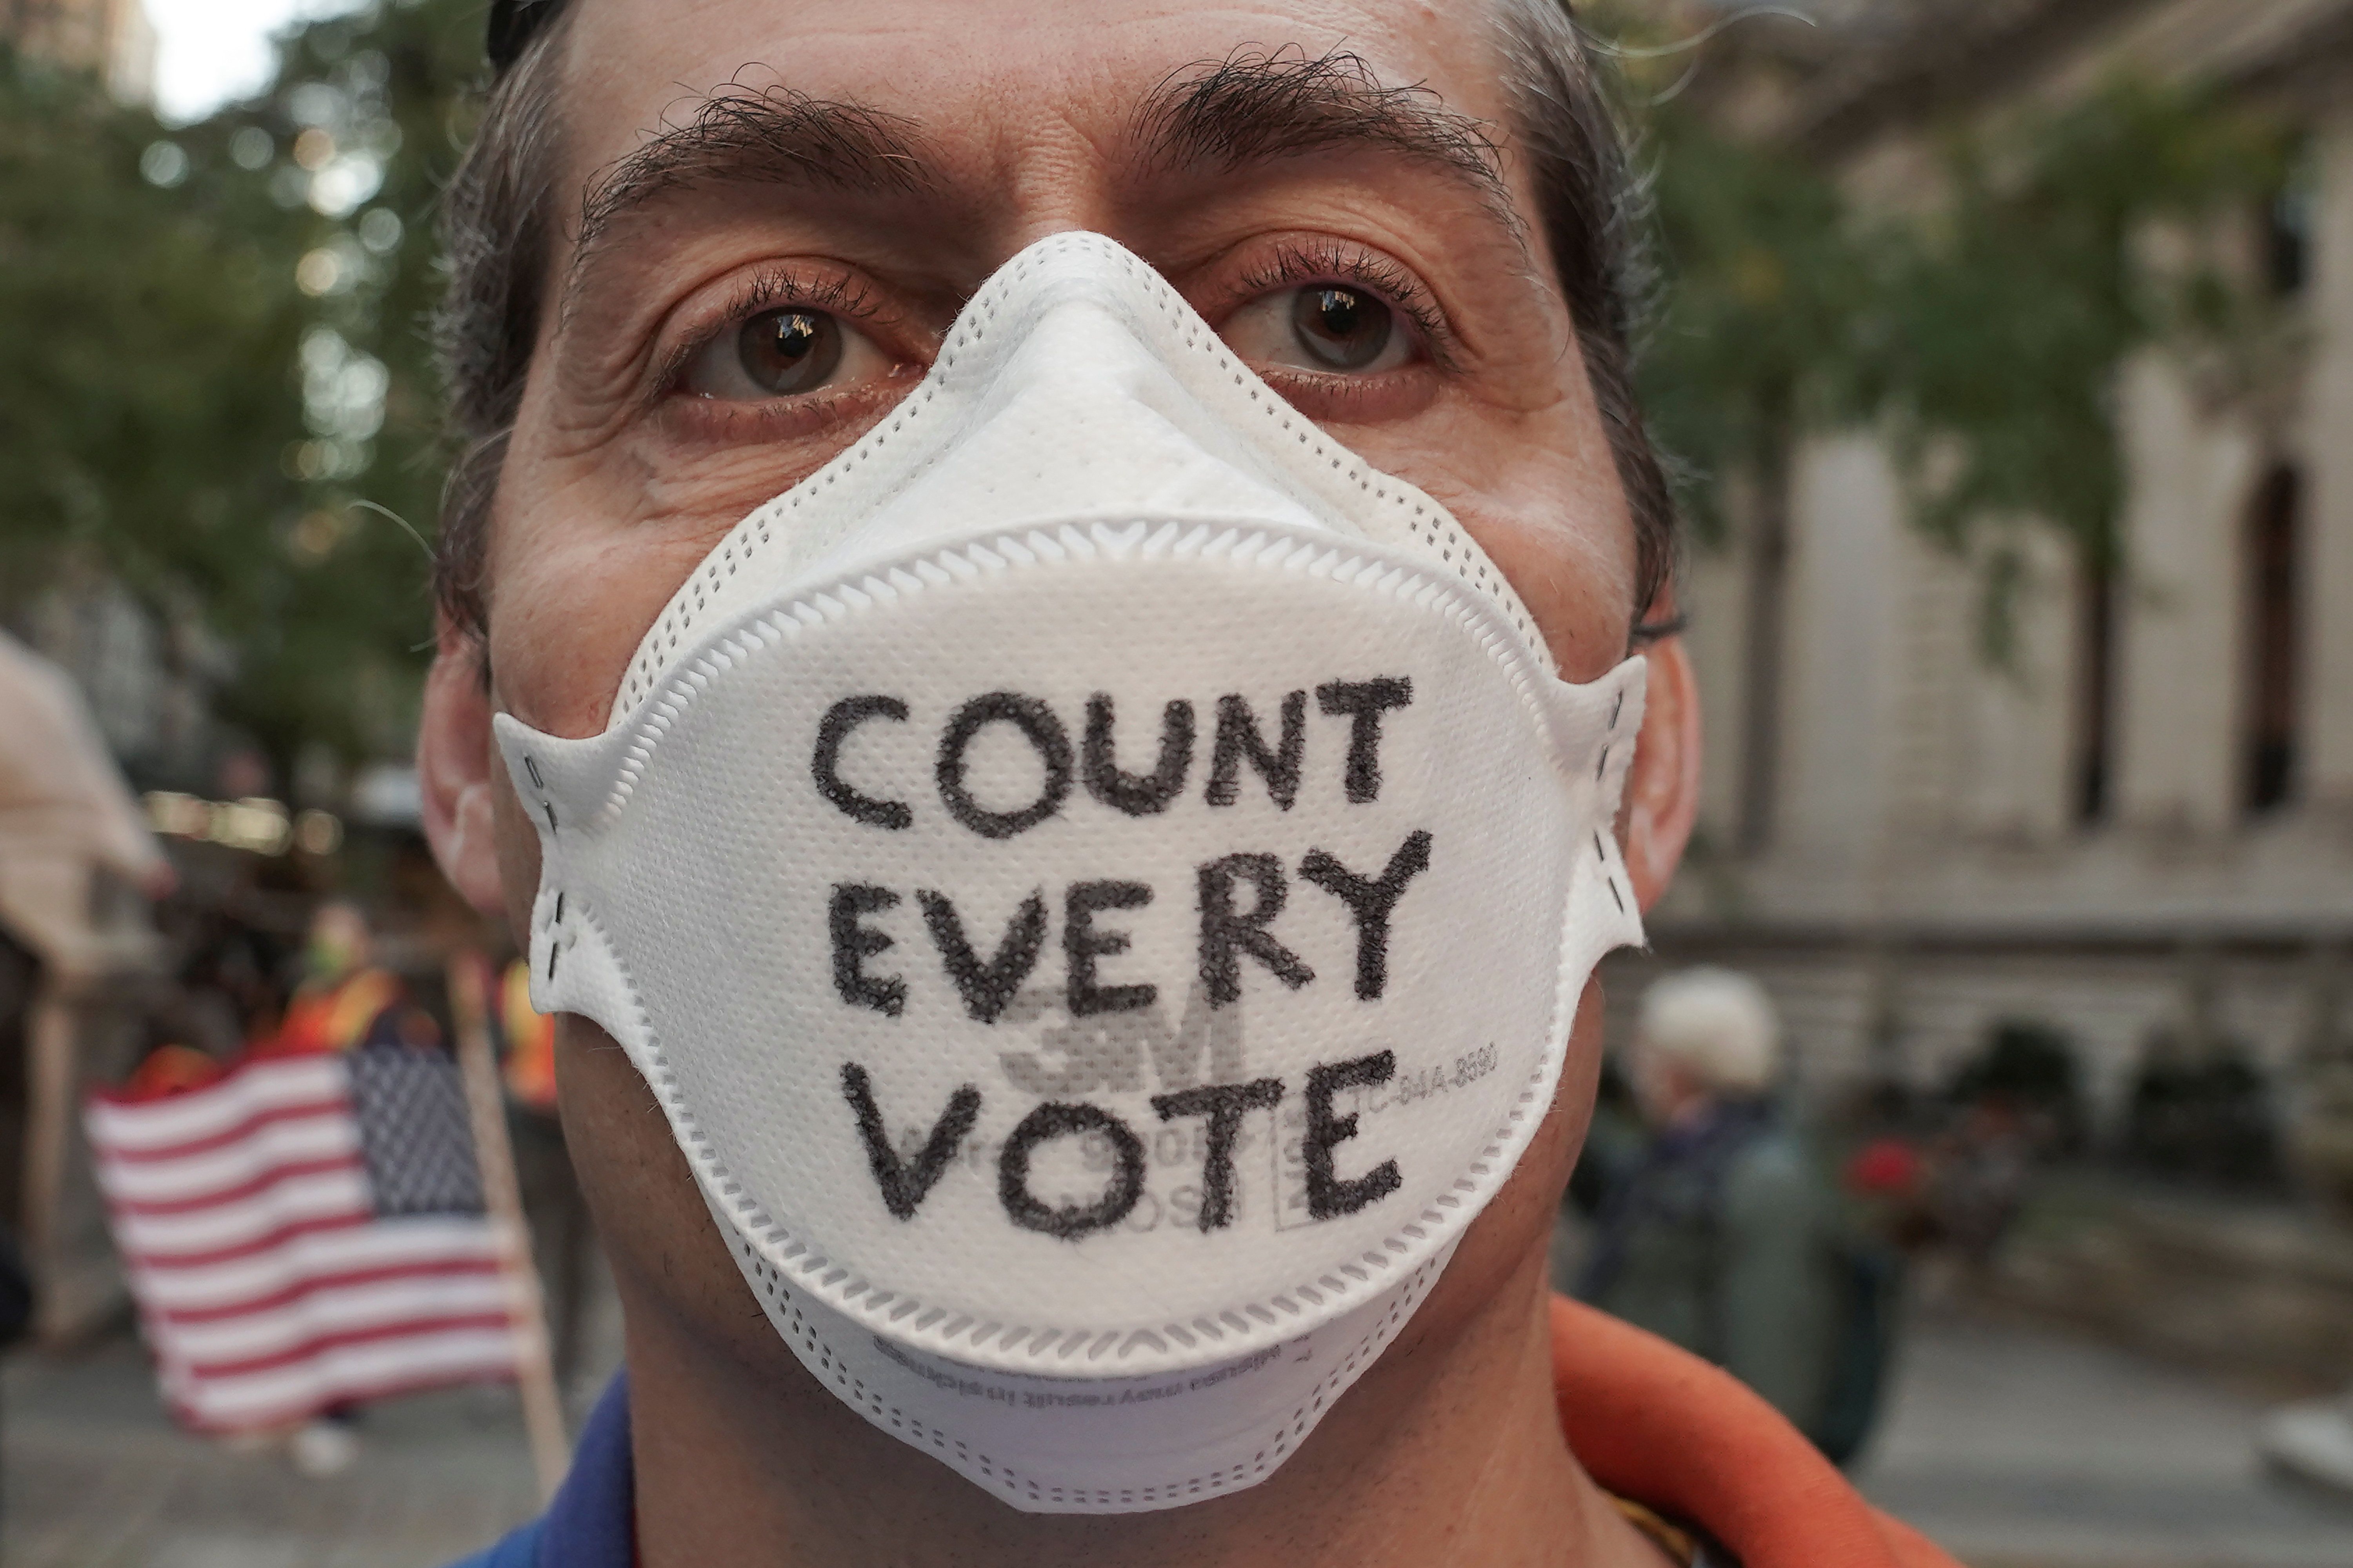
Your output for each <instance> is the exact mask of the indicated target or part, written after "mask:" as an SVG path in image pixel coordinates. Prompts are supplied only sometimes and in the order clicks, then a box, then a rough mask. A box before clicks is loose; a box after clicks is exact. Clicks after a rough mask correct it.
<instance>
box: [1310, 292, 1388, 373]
mask: <svg viewBox="0 0 2353 1568" xmlns="http://www.w3.org/2000/svg"><path fill="white" fill-rule="evenodd" d="M1291 330H1292V332H1293V334H1296V335H1297V337H1298V339H1299V342H1300V344H1301V345H1302V346H1303V347H1304V348H1305V349H1306V350H1307V352H1308V354H1309V355H1310V356H1311V357H1313V358H1314V359H1316V360H1318V361H1320V362H1321V363H1322V364H1323V365H1324V367H1325V368H1326V369H1330V370H1362V369H1365V368H1366V366H1370V365H1372V364H1373V363H1374V362H1375V361H1376V360H1377V359H1379V358H1380V357H1381V355H1384V354H1386V353H1388V346H1389V342H1390V340H1391V339H1392V338H1394V337H1396V336H1398V332H1397V321H1396V318H1395V316H1394V315H1392V314H1391V313H1390V311H1389V308H1388V306H1387V305H1385V304H1383V303H1382V302H1380V301H1378V300H1377V299H1375V298H1374V297H1373V296H1372V295H1370V294H1367V293H1366V292H1364V291H1362V290H1358V289H1342V288H1336V287H1332V286H1320V287H1316V288H1312V289H1302V290H1300V291H1299V292H1298V293H1296V294H1294V295H1293V296H1292V303H1291Z"/></svg>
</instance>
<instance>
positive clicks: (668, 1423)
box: [625, 1258, 1661, 1568]
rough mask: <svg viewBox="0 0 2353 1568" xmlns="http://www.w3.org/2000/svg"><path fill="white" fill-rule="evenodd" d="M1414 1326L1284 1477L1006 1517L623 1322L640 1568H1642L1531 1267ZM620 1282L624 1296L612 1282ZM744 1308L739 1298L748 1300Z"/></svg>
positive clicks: (819, 1410)
mask: <svg viewBox="0 0 2353 1568" xmlns="http://www.w3.org/2000/svg"><path fill="white" fill-rule="evenodd" d="M1498 1284H1499V1287H1498V1288H1497V1289H1495V1290H1493V1292H1491V1293H1489V1295H1488V1297H1487V1298H1486V1300H1485V1301H1484V1302H1483V1303H1482V1305H1480V1306H1478V1307H1476V1308H1473V1309H1472V1311H1471V1312H1470V1313H1469V1314H1468V1315H1467V1316H1466V1317H1464V1318H1462V1319H1460V1320H1458V1321H1456V1322H1454V1323H1451V1324H1448V1325H1444V1326H1442V1330H1443V1331H1442V1332H1441V1331H1440V1326H1435V1325H1429V1324H1424V1323H1421V1322H1420V1321H1419V1320H1417V1321H1416V1322H1415V1323H1413V1324H1409V1325H1408V1327H1407V1329H1406V1331H1405V1333H1404V1334H1403V1335H1402V1336H1401V1337H1400V1338H1399V1339H1398V1341H1397V1343H1396V1344H1395V1345H1393V1346H1392V1347H1391V1348H1390V1349H1389V1351H1388V1353H1386V1354H1385V1355H1384V1356H1382V1358H1381V1359H1380V1361H1378V1362H1377V1364H1376V1365H1375V1366H1374V1367H1373V1368H1372V1370H1371V1371H1370V1372H1366V1375H1365V1376H1364V1377H1363V1379H1361V1380H1360V1381H1359V1382H1358V1383H1356V1386H1355V1387H1354V1388H1352V1389H1350V1390H1349V1392H1348V1393H1347V1394H1346V1395H1345V1397H1344V1398H1343V1400H1342V1401H1341V1403H1340V1404H1339V1405H1338V1406H1337V1407H1336V1408H1335V1410H1334V1411H1333V1412H1332V1413H1331V1414H1330V1415H1329V1416H1328V1417H1327V1418H1326V1419H1325V1421H1324V1425H1322V1426H1321V1427H1319V1428H1318V1429H1317V1430H1316V1432H1315V1434H1314V1436H1313V1437H1311V1438H1310V1440H1309V1441H1308V1442H1307V1443H1306V1445H1305V1446H1303V1447H1302V1448H1301V1450H1300V1451H1299V1453H1298V1454H1297V1455H1296V1456H1295V1457H1293V1458H1292V1459H1291V1461H1290V1462H1289V1463H1288V1464H1286V1465H1285V1466H1284V1467H1282V1469H1281V1470H1279V1471H1277V1472H1276V1473H1275V1474H1274V1475H1273V1476H1272V1477H1271V1478H1269V1479H1267V1480H1266V1481H1264V1482H1262V1483H1261V1484H1260V1485H1259V1486H1257V1487H1254V1488H1252V1489H1250V1490H1249V1491H1246V1492H1242V1493H1239V1494H1237V1495H1235V1496H1233V1497H1229V1498H1224V1499H1219V1500H1217V1501H1214V1502H1208V1503H1201V1504H1197V1505H1194V1506H1191V1507H1187V1508H1179V1509H1172V1510H1166V1511H1162V1512H1155V1513H1142V1514H1121V1515H1113V1516H1093V1517H1082V1516H1068V1515H1064V1516H1048V1515H1039V1514H1024V1513H1018V1512H1016V1511H1015V1510H1011V1509H1009V1508H1007V1507H1006V1506H1005V1505H1003V1504H1002V1503H999V1502H998V1501H997V1500H996V1499H994V1498H992V1497H990V1496H988V1495H987V1493H985V1492H983V1491H981V1490H980V1489H978V1488H976V1487H974V1486H971V1485H970V1484H968V1483H966V1482H965V1481H963V1480H961V1479H959V1478H957V1477H955V1475H954V1474H952V1473H951V1472H950V1471H948V1470H947V1469H946V1468H944V1467H942V1466H940V1465H938V1464H936V1463H934V1461H932V1460H931V1459H929V1458H926V1457H924V1456H923V1455H922V1454H920V1453H919V1452H917V1451H916V1450H915V1449H913V1448H911V1447H908V1446H905V1445H903V1444H902V1443H900V1442H899V1441H898V1440H897V1439H896V1438H893V1437H891V1436H887V1435H885V1434H883V1433H881V1432H879V1431H877V1430H876V1429H875V1428H873V1427H871V1426H870V1425H867V1424H866V1422H865V1421H863V1420H862V1419H860V1417H859V1416H858V1415H857V1414H856V1413H854V1412H852V1411H851V1410H849V1408H847V1407H846V1406H844V1405H842V1404H839V1402H838V1401H836V1400H834V1399H833V1398H832V1397H831V1396H830V1395H828V1394H827V1393H825V1392H824V1391H823V1389H821V1388H820V1387H819V1386H818V1384H817V1383H816V1382H815V1381H814V1380H812V1379H811V1378H809V1377H808V1376H807V1374H806V1373H805V1372H803V1371H802V1370H801V1368H800V1367H799V1365H798V1364H797V1362H793V1361H790V1359H789V1357H788V1355H787V1353H786V1351H785V1350H784V1348H783V1346H782V1345H781V1344H778V1345H776V1346H775V1347H774V1348H775V1350H776V1358H775V1360H774V1361H772V1362H769V1363H768V1364H765V1365H763V1366H760V1367H758V1368H751V1367H747V1366H745V1365H744V1364H743V1361H741V1359H740V1358H738V1357H737V1356H733V1355H729V1354H726V1353H724V1352H721V1351H713V1350H712V1349H711V1348H710V1347H708V1346H707V1345H705V1344H702V1343H701V1342H698V1341H696V1340H693V1339H691V1337H689V1336H687V1335H686V1334H684V1333H683V1332H681V1331H680V1330H678V1327H677V1325H676V1324H675V1322H674V1321H672V1320H669V1319H664V1318H663V1317H661V1316H660V1315H659V1313H658V1312H656V1313H647V1312H642V1311H632V1313H631V1315H630V1319H629V1333H628V1350H629V1364H630V1395H631V1425H632V1431H633V1436H634V1443H635V1448H636V1465H637V1520H638V1552H639V1560H640V1562H641V1563H642V1564H643V1568H834V1565H837V1564H841V1565H847V1564H859V1565H861V1568H862V1565H866V1564H874V1563H891V1564H894V1565H897V1564H904V1565H906V1568H925V1565H929V1564H943V1565H944V1564H949V1563H953V1564H955V1565H956V1568H995V1565H997V1564H1006V1565H1008V1568H1009V1565H1012V1564H1019V1565H1021V1568H1079V1565H1080V1564H1086V1565H1089V1568H1096V1565H1100V1564H1103V1563H1119V1564H1121V1565H1122V1568H1178V1565H1180V1564H1181V1565H1183V1568H1259V1565H1261V1564H1263V1565H1268V1568H1272V1565H1275V1564H1281V1565H1282V1568H1324V1565H1326V1564H1333V1565H1337V1564H1343V1563H1345V1564H1347V1565H1349V1568H1366V1565H1372V1564H1383V1563H1395V1564H1400V1565H1403V1564H1412V1565H1413V1568H1440V1565H1444V1564H1455V1563H1460V1564H1477V1565H1479V1568H1506V1565H1508V1568H1572V1565H1573V1568H1656V1564H1657V1563H1659V1562H1660V1561H1661V1559H1660V1558H1659V1556H1658V1554H1657V1553H1656V1552H1655V1550H1654V1549H1652V1548H1651V1547H1650V1546H1649V1545H1648V1544H1647V1543H1645V1542H1643V1541H1642V1540H1641V1537H1639V1536H1638V1535H1636V1534H1635V1533H1634V1532H1633V1531H1631V1530H1630V1528H1629V1527H1628V1526H1627V1525H1626V1524H1625V1523H1624V1521H1623V1520H1621V1519H1620V1517H1619V1516H1618V1514H1617V1512H1616V1510H1614V1509H1612V1508H1611V1507H1610V1505H1609V1501H1608V1499H1606V1498H1604V1497H1603V1496H1602V1495H1601V1493H1600V1492H1599V1489H1597V1488H1595V1486H1594V1485H1593V1483H1592V1482H1591V1480H1589V1479H1588V1478H1587V1477H1586V1475H1585V1473H1584V1471H1583V1469H1582V1468H1581V1467H1579V1466H1578V1465H1577V1461H1576V1459H1575V1457H1573V1456H1571V1454H1570V1453H1569V1451H1568V1447H1567V1443H1566V1442H1564V1441H1563V1439H1562V1437H1561V1436H1560V1428H1559V1424H1558V1421H1557V1418H1556V1414H1555V1410H1554V1404H1553V1395H1552V1379H1551V1352H1550V1335H1549V1331H1548V1329H1547V1325H1546V1289H1545V1283H1544V1275H1543V1271H1542V1259H1541V1258H1532V1259H1530V1260H1528V1262H1527V1263H1526V1264H1525V1266H1522V1267H1521V1268H1520V1269H1518V1270H1517V1271H1515V1272H1514V1274H1513V1275H1512V1276H1511V1277H1509V1278H1508V1279H1507V1280H1503V1281H1499V1282H1498ZM625 1289H626V1287H625ZM747 1305H748V1304H747Z"/></svg>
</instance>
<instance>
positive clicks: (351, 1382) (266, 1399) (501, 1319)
mask: <svg viewBox="0 0 2353 1568" xmlns="http://www.w3.org/2000/svg"><path fill="white" fill-rule="evenodd" d="M86 1119H87V1123H88V1126H89V1129H90V1146H91V1150H92V1153H93V1155H94V1157H95V1160H96V1164H97V1169H98V1177H99V1184H100V1188H101V1189H102V1190H103V1192H105V1194H106V1199H107V1203H108V1207H109V1209H110V1211H111V1217H112V1222H113V1227H114V1239H115V1245H116V1247H117V1249H118V1250H119V1251H120V1252H121V1255H122V1259H123V1264H124V1268H125V1272H126V1274H127V1275H128V1277H129V1279H130V1284H131V1291H132V1298H134V1299H135V1300H136V1302H137V1303H138V1307H139V1312H140V1318H141V1319H142V1324H143V1326H144V1329H145V1332H146V1336H147V1340H148V1343H149V1346H150V1348H151V1349H152V1350H153V1352H154V1355H155V1360H156V1366H157V1372H158V1376H159V1379H160V1381H161V1383H162V1386H163V1391H164V1399H165V1401H166V1403H167V1404H170V1405H171V1407H172V1409H173V1411H174V1414H177V1415H178V1417H179V1418H180V1419H181V1420H182V1421H183V1422H185V1424H186V1425H190V1426H193V1427H195V1428H197V1429H199V1430H205V1431H235V1430H239V1429H248V1428H252V1427H258V1426H269V1425H279V1424H280V1423H283V1422H288V1421H293V1420H297V1419H300V1418H301V1417H303V1416H306V1415H311V1414H316V1413H317V1412H319V1411H322V1410H325V1409H328V1408H330V1407H332V1406H333V1405H336V1404H343V1403H346V1402H349V1401H353V1400H360V1399H369V1398H375V1397H377V1396H380V1395H384V1394H388V1393H399V1392H403V1391H406V1390H410V1389H417V1388H422V1387H427V1386H431V1385H435V1384H440V1383H459V1382H470V1381H475V1380H490V1379H504V1378H511V1377H512V1376H514V1375H515V1371H516V1364H517V1355H518V1352H519V1349H520V1341H521V1335H520V1334H519V1333H518V1330H517V1327H516V1323H515V1319H514V1307H513V1301H514V1297H513V1294H512V1288H511V1285H510V1281H509V1278H508V1277H507V1275H506V1274H505V1273H504V1270H503V1265H502V1259H503V1249H502V1247H501V1240H500V1236H499V1234H498V1233H497V1232H496V1231H495V1230H494V1229H493V1228H492V1226H491V1222H490V1221H489V1220H487V1219H486V1218H484V1216H483V1213H482V1196H481V1179H480V1174H479V1173H478V1171H477V1170H476V1167H475V1162H474V1152H473V1142H472V1139H471V1136H470V1132H469V1130H468V1127H467V1121H466V1107H465V1097H464V1091H463V1087H462V1084H461V1081H460V1079H459V1075H458V1071H457V1067H456V1065H454V1064H453V1063H451V1062H450V1060H449V1059H448V1056H446V1055H444V1054H442V1053H440V1052H439V1051H438V1050H419V1049H417V1048H414V1047H411V1046H407V1045H403V1044H389V1045H377V1046H369V1047H365V1048H363V1049H361V1050H357V1051H353V1052H349V1053H344V1054H331V1055H300V1056H275V1057H263V1058H259V1059H256V1060H249V1061H248V1062H246V1063H245V1064H243V1065H240V1066H238V1067H237V1068H234V1069H232V1070H231V1071H230V1072H229V1073H228V1074H227V1075H226V1076H224V1077H222V1078H220V1079H219V1080H217V1081H216V1082H214V1083H211V1084H208V1085H206V1086H203V1087H201V1088H196V1089H193V1090H190V1091H188V1092H185V1093H183V1094H177V1095H173V1096H170V1097H165V1098H161V1099H153V1100H147V1101H137V1102H134V1101H130V1100H126V1099H122V1098H120V1097H106V1096H100V1097H97V1098H94V1099H93V1100H92V1101H91V1102H90V1106H89V1107H88V1111H87V1118H86Z"/></svg>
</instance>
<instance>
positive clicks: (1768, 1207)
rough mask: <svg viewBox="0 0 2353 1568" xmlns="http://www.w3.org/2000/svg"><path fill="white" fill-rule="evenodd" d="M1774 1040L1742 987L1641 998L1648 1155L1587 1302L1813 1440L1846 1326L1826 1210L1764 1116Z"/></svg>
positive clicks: (1607, 1208) (1747, 987)
mask: <svg viewBox="0 0 2353 1568" xmlns="http://www.w3.org/2000/svg"><path fill="white" fill-rule="evenodd" d="M1779 1064H1780V1027H1779V1023H1778V1021H1777V1020H1776V1018H1775V1016H1774V1012H1773V1006H1772V1003H1771V1001H1769V1000H1768V999H1767V996H1766V994H1765V991H1764V988H1763V987H1762V986H1760V985H1758V984H1757V981H1756V980H1752V979H1750V978H1749V977H1748V976H1746V975H1743V974H1737V973H1735V972H1733V971H1731V970H1727V969H1688V970H1685V971H1683V973H1680V974H1675V975H1670V976H1668V977H1666V978H1665V979H1663V980H1660V981H1658V982H1657V983H1656V984H1654V985H1652V986H1651V989H1650V991H1648V992H1647V993H1646V994H1645V995H1644V997H1643V999H1642V1011H1641V1026H1640V1029H1639V1031H1638V1033H1637V1034H1636V1036H1635V1040H1634V1044H1633V1050H1632V1053H1631V1056H1630V1079H1631V1081H1632V1085H1633V1089H1634V1095H1635V1098H1636V1100H1637V1102H1638V1103H1639V1104H1640V1106H1641V1109H1642V1113H1643V1117H1644V1118H1645V1119H1646V1120H1647V1121H1648V1123H1649V1124H1650V1127H1651V1131H1652V1138H1651V1146H1650V1150H1649V1152H1648V1154H1647V1155H1646V1156H1645V1157H1644V1158H1643V1160H1641V1163H1639V1164H1638V1165H1636V1166H1635V1167H1634V1168H1633V1169H1632V1170H1631V1171H1630V1172H1629V1174H1628V1175H1627V1177H1626V1179H1625V1180H1624V1181H1622V1182H1621V1183H1620V1185H1619V1187H1618V1189H1617V1191H1616V1192H1614V1193H1612V1194H1611V1195H1610V1197H1609V1200H1608V1201H1607V1202H1605V1204H1604V1205H1603V1208H1602V1211H1601V1213H1600V1215H1599V1234H1598V1235H1597V1237H1596V1238H1595V1243H1594V1247H1593V1251H1592V1253H1591V1255H1590V1256H1589V1258H1588V1263H1587V1265H1586V1268H1585V1274H1584V1277H1583V1278H1582V1279H1581V1280H1580V1281H1579V1282H1578V1287H1577V1295H1578V1296H1579V1297H1580V1298H1583V1299H1584V1300H1586V1301H1588V1302H1591V1303H1592V1304H1593V1305H1595V1306H1597V1307H1599V1308H1602V1309H1603V1310H1605V1311H1608V1312H1610V1313H1613V1314H1615V1315H1616V1316H1618V1317H1620V1318H1623V1319H1626V1320H1627V1321H1629V1322H1631V1323H1634V1324H1636V1325H1638V1326H1639V1327H1641V1328H1644V1329H1648V1330H1651V1332H1652V1333H1655V1334H1658V1335H1660V1336H1661V1337H1662V1338H1663V1339H1666V1340H1671V1341H1672V1342H1673V1343H1675V1344H1677V1345H1679V1346H1681V1347H1683V1349H1685V1350H1687V1351H1694V1352H1695V1353H1696V1354H1699V1355H1702V1356H1704V1357H1706V1358H1707V1359H1708V1360H1709V1361H1715V1363H1716V1364H1718V1365H1719V1366H1722V1367H1724V1368H1725V1370H1726V1371H1728V1372H1732V1373H1733V1374H1734V1375H1735V1376H1736V1377H1738V1378H1739V1379H1740V1380H1741V1381H1742V1382H1743V1383H1747V1384H1748V1386H1749V1387H1751V1388H1753V1389H1755V1390H1756V1391H1757V1393H1761V1394H1763V1395H1764V1396H1765V1397H1766V1398H1767V1400H1769V1401H1770V1402H1771V1403H1772V1404H1773V1405H1774V1406H1775V1408H1777V1409H1778V1410H1779V1411H1780V1412H1781V1414H1784V1415H1786V1416H1788V1418H1789V1420H1790V1422H1791V1423H1792V1424H1793V1425H1796V1426H1798V1427H1799V1430H1801V1431H1805V1432H1808V1433H1810V1434H1812V1433H1816V1432H1818V1431H1819V1429H1820V1423H1821V1419H1822V1417H1823V1416H1824V1414H1826V1411H1827V1409H1828V1406H1829V1404H1830V1403H1831V1380H1832V1373H1833V1370H1834V1367H1835V1364H1836V1359H1837V1351H1838V1348H1839V1339H1840V1334H1841V1329H1842V1327H1843V1320H1842V1312H1841V1306H1842V1302H1841V1283H1842V1281H1841V1273H1842V1268H1841V1260H1840V1256H1839V1239H1840V1223H1839V1213H1838V1206H1837V1202H1836V1199H1835V1196H1834V1194H1833V1193H1832V1192H1831V1189H1830V1187H1829V1184H1828V1182H1827V1181H1825V1180H1824V1179H1823V1177H1822V1176H1821V1174H1820V1171H1818V1170H1817V1169H1816V1166H1815V1162H1814V1160H1812V1158H1811V1156H1810V1153H1809V1151H1808V1150H1807V1149H1806V1148H1805V1147H1804V1144H1803V1142H1802V1140H1801V1139H1799V1137H1798V1135H1797V1134H1796V1132H1795V1131H1794V1130H1793V1129H1792V1128H1790V1127H1788V1125H1787V1123H1786V1121H1785V1120H1784V1118H1782V1117H1781V1116H1780V1114H1779V1113H1778V1110H1777V1108H1776V1107H1775V1106H1774V1104H1773V1101H1772V1098H1771V1096H1770V1091H1771V1088H1772V1086H1773V1082H1774V1079H1775V1076H1776V1075H1777V1073H1778V1067H1779Z"/></svg>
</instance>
